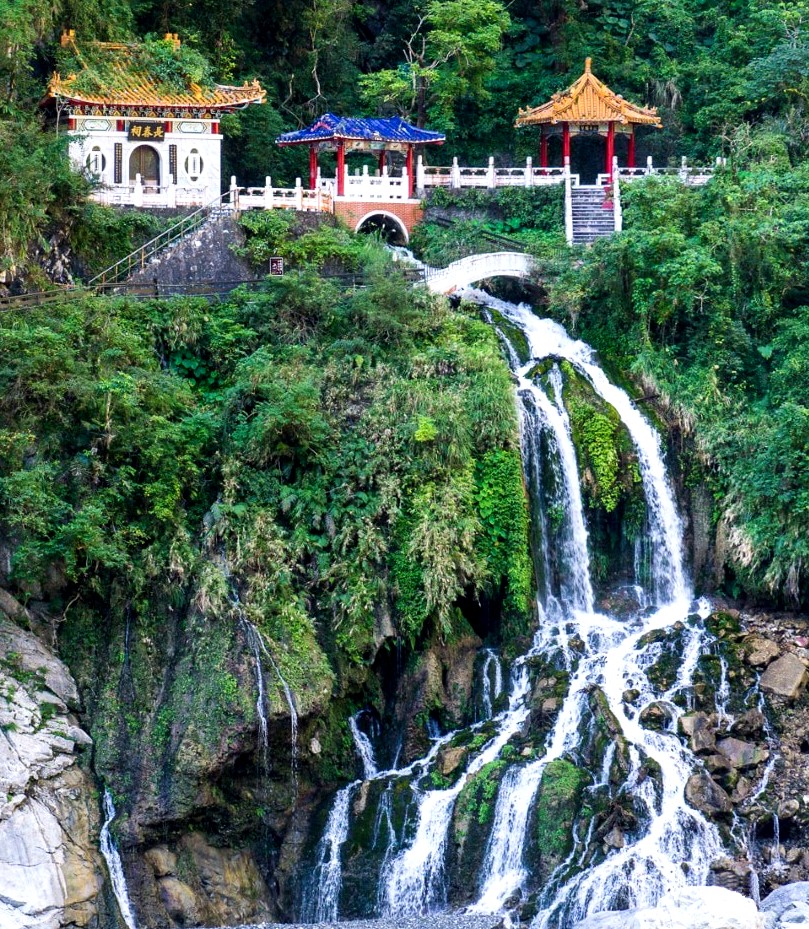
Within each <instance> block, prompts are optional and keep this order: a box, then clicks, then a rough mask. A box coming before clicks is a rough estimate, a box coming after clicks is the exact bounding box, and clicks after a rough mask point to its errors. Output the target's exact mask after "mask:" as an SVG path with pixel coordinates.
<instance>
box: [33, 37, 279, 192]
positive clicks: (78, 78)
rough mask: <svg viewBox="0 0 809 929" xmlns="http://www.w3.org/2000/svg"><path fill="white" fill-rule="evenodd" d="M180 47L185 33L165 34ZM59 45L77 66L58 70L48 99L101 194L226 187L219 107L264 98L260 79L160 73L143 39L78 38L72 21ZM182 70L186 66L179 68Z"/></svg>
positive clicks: (172, 48)
mask: <svg viewBox="0 0 809 929" xmlns="http://www.w3.org/2000/svg"><path fill="white" fill-rule="evenodd" d="M163 41H165V42H166V44H167V46H168V51H169V52H170V53H173V54H175V55H177V54H178V53H179V50H180V40H179V39H178V38H177V36H176V34H171V33H168V34H166V36H165V38H164V40H163ZM61 44H62V49H63V52H64V53H65V57H66V58H67V60H68V61H69V62H70V63H71V65H74V64H75V65H77V67H76V69H75V73H70V74H67V75H66V76H64V77H63V76H62V75H61V74H59V73H56V74H54V75H53V77H52V78H51V82H50V85H49V88H48V89H49V96H48V100H50V101H52V102H53V103H54V104H55V107H56V112H57V124H58V125H59V126H60V127H61V126H63V125H64V123H65V122H67V127H68V132H69V134H70V136H71V142H70V149H69V150H70V157H71V159H72V160H73V162H74V163H75V164H76V165H77V167H79V168H80V169H82V170H84V171H85V172H87V173H88V174H89V175H90V176H91V177H92V178H93V179H94V180H95V181H96V183H97V185H98V186H97V189H96V190H95V191H94V193H93V197H94V199H96V200H98V201H100V202H102V203H110V204H119V205H130V206H152V207H174V206H201V205H204V204H208V203H210V202H211V201H213V200H215V199H216V198H217V197H218V196H219V195H220V193H221V188H222V169H221V149H222V133H221V132H220V119H221V116H222V114H224V113H228V112H232V111H234V110H240V109H244V108H245V107H247V106H250V105H251V104H254V103H263V102H264V99H265V96H266V94H265V91H264V90H263V89H262V88H261V86H260V85H259V84H258V82H257V81H253V82H252V83H251V84H244V85H243V86H241V87H231V86H225V85H222V84H210V85H208V86H204V87H203V86H200V84H197V83H193V82H191V81H188V80H185V81H184V82H182V83H184V84H185V86H181V83H180V82H179V81H178V78H177V77H175V78H174V79H173V80H171V81H167V80H166V79H165V78H161V77H159V76H158V74H157V73H156V70H157V69H152V70H150V69H149V55H148V54H146V53H145V52H144V46H143V45H140V44H136V43H114V42H91V43H86V44H83V45H79V44H78V43H77V42H76V38H75V34H74V33H73V31H72V30H71V31H70V32H66V33H64V35H63V36H62V42H61ZM177 70H178V73H180V68H178V69H177Z"/></svg>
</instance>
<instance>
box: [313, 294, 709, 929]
mask: <svg viewBox="0 0 809 929" xmlns="http://www.w3.org/2000/svg"><path fill="white" fill-rule="evenodd" d="M466 296H471V297H472V298H473V299H475V300H477V301H478V302H480V303H482V304H483V305H484V306H489V307H491V308H492V310H496V311H497V312H498V313H499V314H501V316H502V317H505V318H506V319H507V320H508V321H509V323H510V324H511V325H513V326H515V327H517V328H518V329H519V330H521V331H522V332H523V333H524V334H525V336H526V339H527V341H528V345H529V349H530V352H529V354H530V355H531V356H532V358H531V359H530V360H529V362H528V363H527V364H523V363H522V362H521V361H520V359H519V357H518V355H517V352H516V351H515V350H514V348H513V346H511V344H510V343H509V340H508V337H507V335H506V333H504V332H502V331H499V335H500V337H501V339H502V340H503V342H504V344H505V347H506V350H507V353H508V356H509V358H510V361H511V365H512V368H513V371H514V374H515V376H516V379H517V410H518V414H519V421H520V443H521V450H522V457H523V468H524V472H525V483H526V487H527V491H528V496H529V504H530V512H531V533H532V535H531V544H532V552H533V556H534V569H535V574H536V579H537V613H538V616H539V626H538V628H537V630H536V633H535V636H534V639H533V642H532V644H531V647H530V648H529V650H528V651H527V653H526V654H525V655H523V656H522V657H519V658H517V659H516V660H515V661H514V662H513V663H512V665H511V670H510V674H509V679H508V685H507V687H508V706H507V707H506V708H505V709H503V710H501V711H500V712H499V713H495V709H496V700H497V695H498V692H499V691H500V690H501V688H502V685H503V681H502V677H503V672H502V668H501V665H500V661H499V657H498V656H497V655H496V653H494V652H493V651H492V650H490V649H487V650H485V652H484V656H483V658H482V668H481V674H482V690H481V702H482V707H483V711H484V716H486V719H485V720H483V721H480V722H477V723H475V724H474V725H473V726H470V727H468V728H467V730H466V734H465V735H463V737H462V738H459V739H458V741H456V742H453V744H456V745H469V744H473V745H474V748H473V749H472V750H471V751H470V752H469V753H468V756H467V760H466V766H465V769H464V770H462V771H460V773H456V774H455V775H453V776H455V778H456V779H455V780H454V782H453V783H452V785H451V786H449V787H443V788H439V789H436V788H435V787H434V783H433V780H432V779H431V778H430V777H428V775H429V774H430V772H431V771H432V768H433V765H434V763H435V762H436V759H438V758H439V753H440V752H441V751H442V749H443V747H444V746H446V745H447V744H448V743H450V742H452V741H453V740H454V739H456V737H459V736H461V733H445V734H442V733H441V732H440V729H439V728H438V727H437V726H435V725H434V726H433V729H432V730H429V725H430V722H431V721H429V720H428V721H427V727H428V730H429V734H430V737H431V740H432V744H431V746H430V749H429V751H428V753H427V755H426V756H425V757H424V758H423V759H420V760H419V761H416V762H413V763H412V764H410V765H409V766H408V767H406V768H402V769H398V770H397V769H395V768H394V769H392V770H387V771H379V770H378V767H377V765H376V761H375V759H374V756H373V751H372V747H371V743H370V740H369V739H368V737H367V735H365V734H364V733H363V732H362V730H361V729H360V727H359V724H358V719H357V717H355V718H354V719H353V720H351V721H350V723H349V725H350V727H351V731H352V734H353V736H354V742H355V746H356V750H357V753H358V755H359V757H360V759H361V760H362V763H363V774H364V777H365V779H366V780H374V781H380V780H381V781H384V782H385V784H386V787H385V789H384V790H383V791H381V793H379V794H377V796H378V797H379V799H378V804H379V805H378V807H377V811H376V819H375V826H374V839H373V846H374V848H377V847H379V848H380V850H381V848H382V843H383V842H384V841H385V840H384V839H383V838H382V829H383V827H384V828H385V830H386V832H387V840H386V844H385V846H384V859H383V861H382V865H381V867H379V865H378V856H377V858H376V859H375V863H374V865H373V867H374V868H377V869H378V873H379V875H380V877H379V885H378V887H377V892H376V895H375V897H374V899H375V900H376V903H377V909H378V911H379V912H380V913H381V914H383V915H386V916H390V917H408V916H418V915H421V914H424V913H429V912H431V911H440V910H441V909H444V908H446V907H447V906H448V904H449V902H450V900H449V889H448V888H449V883H450V882H449V880H448V875H447V873H446V872H447V867H448V860H449V855H448V844H449V835H450V826H451V824H452V819H453V813H454V809H455V805H456V801H457V799H458V797H459V795H460V794H461V791H462V790H463V789H464V787H465V786H466V785H467V784H468V783H469V782H470V779H472V778H474V777H475V775H476V774H478V773H479V772H480V771H481V770H482V769H483V768H484V767H485V766H486V765H487V764H489V762H492V761H495V760H497V759H502V758H503V757H505V758H509V757H510V759H513V760H511V761H510V763H509V765H508V766H507V767H506V770H505V773H504V775H503V776H502V778H501V780H500V782H499V787H497V796H496V802H495V804H494V814H493V817H492V820H491V828H490V832H489V834H488V838H487V841H486V846H485V849H484V851H483V861H482V865H481V868H480V872H479V874H478V875H477V882H476V884H475V888H476V891H475V893H476V897H475V902H474V904H473V905H472V906H471V907H470V910H471V912H477V913H500V914H503V917H504V920H510V919H511V917H510V916H509V914H508V913H506V912H505V910H506V908H507V907H509V906H511V905H512V904H513V901H515V900H520V899H522V900H525V899H526V897H527V896H528V895H530V894H534V895H535V896H533V897H532V905H535V912H536V916H535V917H534V921H533V923H532V926H533V927H534V929H551V927H553V929H569V927H571V926H573V925H575V923H576V922H577V921H579V920H580V919H583V918H584V917H586V916H588V915H590V914H593V913H596V912H599V911H602V910H609V909H625V908H631V907H640V906H653V905H655V904H657V903H658V902H659V900H660V899H661V898H662V897H664V896H665V895H666V894H668V893H671V892H674V891H676V890H678V889H680V888H682V887H684V886H685V885H687V884H704V883H706V882H707V879H708V876H709V870H710V864H711V862H712V861H713V860H715V859H716V858H717V857H719V856H721V855H722V854H723V846H722V842H721V839H720V835H719V832H718V830H717V828H716V827H715V826H714V825H713V824H712V823H711V822H709V821H708V820H707V819H706V818H705V817H704V816H703V815H702V814H701V813H700V812H699V811H698V810H696V809H694V808H692V807H691V806H689V805H688V804H687V803H686V801H685V785H686V782H687V781H688V779H689V777H690V776H691V774H692V773H693V771H694V769H695V764H696V762H695V759H694V756H693V755H692V754H691V753H690V751H689V750H688V748H687V747H686V746H685V745H684V744H683V743H682V742H681V740H680V739H679V738H678V737H677V736H676V735H675V732H676V725H677V720H678V718H679V717H680V716H681V715H682V714H683V712H684V710H683V709H682V706H681V705H682V703H683V702H685V703H686V704H687V705H688V706H691V705H692V702H693V700H694V689H693V676H694V673H695V670H696V668H697V662H698V660H699V657H700V655H701V654H702V653H703V652H704V650H705V649H706V647H707V646H708V645H709V644H710V643H711V642H712V639H711V637H710V636H709V635H708V634H707V633H706V631H705V629H704V626H703V620H704V619H705V617H706V615H707V613H706V611H707V604H700V605H699V610H698V615H697V616H694V615H693V613H692V611H691V595H690V590H689V586H688V580H687V577H686V573H685V569H684V566H683V542H682V525H681V522H680V518H679V515H678V513H677V509H676V505H675V500H674V494H673V490H672V487H671V484H670V481H669V477H668V473H667V470H666V466H665V462H664V459H663V451H662V447H661V442H660V438H659V436H658V434H657V432H656V431H655V429H654V428H653V427H652V426H651V425H650V424H649V422H648V421H647V420H646V419H645V417H644V416H643V415H642V414H641V413H640V412H639V410H638V409H637V408H636V407H635V405H634V404H633V403H632V401H631V400H630V398H629V396H628V395H627V394H626V393H625V392H624V391H623V390H621V389H620V388H618V387H616V386H615V385H613V384H611V383H610V381H609V380H608V378H607V376H606V375H605V374H604V372H603V371H602V370H601V368H600V367H599V366H598V364H597V362H596V359H595V356H594V353H593V351H592V350H591V349H590V348H589V347H588V346H586V345H585V344H583V343H582V342H578V341H575V340H573V339H571V338H569V337H568V335H567V334H566V333H565V331H564V329H562V327H561V326H558V325H557V324H556V323H554V322H552V321H550V320H542V319H539V318H538V317H536V316H534V315H533V313H532V312H531V311H530V309H529V308H528V307H524V306H515V305H513V304H509V303H504V302H503V301H498V300H495V299H494V298H491V297H489V296H488V295H486V294H482V293H480V292H467V293H466ZM492 315H494V314H492ZM495 325H496V322H495ZM504 328H505V327H504ZM561 361H566V362H568V363H569V364H570V365H571V366H572V367H573V369H574V370H575V371H576V372H578V374H579V375H580V376H581V377H582V378H583V379H584V380H585V381H586V382H587V383H589V384H590V385H591V387H592V389H593V391H594V392H595V393H596V394H597V395H598V396H599V397H600V398H601V400H602V401H603V402H604V403H606V404H608V405H609V406H610V407H611V408H612V409H613V410H615V412H616V414H617V416H618V418H619V419H620V421H621V423H623V426H624V428H625V430H626V433H627V434H628V436H629V438H630V439H631V441H632V443H633V446H634V448H635V452H636V455H637V460H638V468H639V472H640V477H641V484H642V488H643V492H644V496H645V500H646V511H647V527H646V532H645V535H644V536H643V537H642V538H641V539H639V541H638V543H637V545H636V549H635V563H636V572H635V573H636V578H635V582H636V586H635V587H634V588H632V590H633V594H634V600H635V601H636V603H637V609H636V610H634V611H633V612H631V613H630V614H628V615H623V614H622V615H620V616H614V615H609V614H608V613H600V612H597V611H596V608H595V594H594V589H593V580H592V577H591V557H592V555H593V552H591V550H590V544H591V543H590V539H589V536H588V528H587V519H586V513H585V509H584V501H583V498H582V486H581V478H580V469H579V462H578V461H577V457H576V446H575V444H574V441H573V435H572V430H571V423H570V418H569V416H568V413H567V409H566V406H565V389H564V388H565V381H564V377H563V372H562V368H561V367H560V364H559V362H561ZM540 362H543V364H542V365H541V366H539V367H538V365H539V363H540ZM672 627H675V628H676V635H677V637H678V639H677V646H678V653H677V654H678V658H677V660H678V666H677V673H676V675H675V676H674V679H673V680H670V681H669V682H668V684H667V689H665V691H664V692H662V693H661V692H660V690H659V689H657V688H656V687H655V686H654V685H653V683H652V680H651V679H650V678H651V677H653V675H650V671H651V669H652V667H653V666H654V665H655V663H656V662H657V661H658V660H659V659H660V658H661V655H662V654H663V653H662V649H663V646H662V645H661V644H660V643H659V642H657V644H656V637H654V636H651V637H649V636H648V634H649V633H652V632H657V631H662V632H666V633H667V635H668V632H667V631H668V630H671V629H672ZM672 634H674V633H672ZM536 664H540V665H542V666H543V667H548V668H564V670H565V673H566V674H567V675H568V687H567V693H566V695H565V696H564V697H563V698H562V699H561V705H560V706H559V707H558V712H557V715H556V718H555V720H554V721H553V722H552V724H551V725H550V729H549V731H548V733H547V736H546V737H545V739H544V744H543V745H542V746H540V745H538V744H537V743H536V742H535V743H534V745H533V746H532V748H533V755H532V756H531V757H530V759H529V760H525V759H524V758H522V757H520V756H519V755H518V754H515V753H514V752H513V747H514V746H513V745H510V748H511V749H512V753H511V755H510V756H508V755H505V753H503V749H504V748H505V747H506V746H507V745H509V743H511V741H512V740H513V739H514V738H515V737H518V736H519V737H523V738H525V737H528V738H530V736H531V733H530V731H528V730H527V728H526V727H527V723H528V720H529V717H530V714H531V706H530V700H529V697H530V694H531V687H532V678H531V674H532V673H533V668H534V666H535V665H536ZM723 675H724V678H723V679H724V680H725V682H726V678H727V674H726V669H725V670H724V671H723ZM594 688H597V689H598V691H599V693H600V695H601V696H600V697H599V700H601V699H602V698H603V701H604V709H603V710H600V711H599V712H602V713H604V714H606V713H609V717H610V720H611V723H610V727H612V728H614V733H613V735H612V736H611V737H610V738H609V739H608V741H607V744H606V745H604V744H603V740H602V743H601V744H600V747H598V748H597V749H596V748H595V747H594V746H595V745H596V740H595V739H594V737H593V733H592V731H591V730H592V729H593V728H594V726H593V723H592V720H593V714H594V712H595V711H594V710H593V708H592V700H593V696H592V695H593V691H594ZM628 690H632V691H633V692H634V693H635V694H637V696H636V697H633V699H632V700H631V701H628V702H625V701H624V694H625V692H626V691H628ZM721 690H722V688H721V687H720V691H721ZM723 699H726V697H724V698H723ZM653 703H659V704H661V705H662V706H664V707H665V709H666V712H667V713H668V714H669V719H670V728H669V729H667V730H665V731H654V730H652V729H647V728H645V727H644V725H643V724H642V722H641V720H642V714H643V713H644V710H646V709H647V708H648V707H649V706H650V705H651V704H653ZM484 727H485V728H484ZM671 728H673V729H674V731H671ZM611 731H612V729H611ZM484 732H485V734H486V735H485V741H483V739H482V737H481V734H482V733H484ZM481 742H482V744H481ZM588 752H590V754H589V755H588ZM583 757H586V758H588V761H589V763H590V764H591V767H592V772H591V777H592V782H591V784H590V785H589V786H588V787H586V788H584V789H585V790H587V791H590V792H596V791H598V792H599V797H600V799H601V800H607V801H608V802H609V803H610V804H613V805H614V808H615V809H617V810H619V811H620V810H621V809H625V810H627V811H629V812H630V814H631V815H628V816H627V818H626V821H623V820H620V819H618V820H616V822H617V823H618V825H616V826H615V827H614V830H618V832H619V841H616V842H615V843H613V844H610V845H607V844H605V843H604V842H603V836H602V835H601V834H600V833H599V828H600V825H601V823H603V822H604V820H603V819H600V820H599V819H598V818H597V816H596V815H594V814H593V813H592V812H591V813H590V814H589V815H590V819H589V823H588V822H587V820H585V819H581V820H578V821H576V822H574V823H573V826H572V834H571V836H570V847H567V846H565V851H564V855H560V858H559V859H557V860H556V861H555V862H554V870H553V872H552V873H551V874H550V875H549V876H547V878H546V880H545V884H544V886H542V887H541V888H537V886H536V877H535V875H532V874H531V873H530V867H529V865H528V863H527V861H526V854H525V852H526V846H527V843H528V836H529V835H530V834H531V824H532V822H533V820H532V814H533V812H534V807H535V805H536V802H537V797H538V796H542V795H543V792H544V778H545V777H546V774H548V766H549V765H550V764H551V762H554V761H556V760H560V759H566V760H567V761H573V762H575V763H577V764H578V765H580V766H581V764H582V762H581V759H582V758H583ZM621 765H623V766H625V767H623V768H621V767H620V766H621ZM616 770H622V771H623V773H622V780H623V785H622V786H621V787H620V788H618V789H616V788H615V787H614V783H615V782H614V777H615V772H616ZM402 779H407V780H406V781H405V784H400V782H401V780H402ZM359 783H360V782H359V781H357V782H355V783H354V784H349V785H348V786H347V787H344V788H343V789H342V791H340V792H338V794H337V795H336V797H335V802H334V807H333V809H332V811H331V814H330V816H329V820H328V823H327V826H326V829H325V832H324V835H323V837H322V838H321V841H320V844H319V845H318V865H317V868H316V872H317V879H316V882H315V883H316V884H317V888H318V889H317V900H316V901H315V902H314V904H313V905H312V906H310V907H309V909H308V910H307V909H306V908H305V912H307V913H308V914H309V915H311V916H312V917H314V916H317V917H318V918H319V919H321V918H324V917H327V916H328V917H329V918H334V916H335V915H336V913H337V901H338V899H339V894H340V884H341V877H342V871H341V864H340V848H341V846H342V844H343V843H344V842H345V841H346V838H347V836H348V835H349V832H350V829H351V823H350V817H349V805H350V804H349V801H350V797H351V793H352V791H353V790H354V789H355V788H356V786H357V785H358V784H359ZM394 785H397V791H398V787H399V786H401V787H405V785H406V787H407V789H409V790H410V791H412V797H413V801H414V804H413V807H414V814H415V819H414V820H412V821H410V822H409V823H406V824H405V826H402V827H401V828H399V832H398V835H397V834H396V832H395V830H394V826H393V817H392V806H391V804H392V802H393V801H392V797H393V795H394V790H393V788H394ZM593 806H597V804H593ZM408 815H410V814H408ZM540 846H541V838H540ZM369 851H370V850H369ZM352 853H353V852H352ZM361 854H362V853H361Z"/></svg>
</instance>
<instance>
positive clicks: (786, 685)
mask: <svg viewBox="0 0 809 929" xmlns="http://www.w3.org/2000/svg"><path fill="white" fill-rule="evenodd" d="M807 678H809V675H807V673H806V668H805V667H804V664H803V662H802V661H801V660H800V658H798V656H797V655H793V654H792V653H791V652H788V653H787V654H786V655H784V656H783V657H782V658H779V659H778V661H774V662H773V663H772V664H771V665H770V666H769V667H768V668H767V670H766V671H765V672H764V673H763V674H762V675H761V689H762V690H764V691H766V692H767V693H771V694H775V695H776V696H779V697H786V698H787V699H789V700H794V699H795V698H796V697H798V696H800V693H801V691H802V690H803V688H804V687H805V686H806V681H807Z"/></svg>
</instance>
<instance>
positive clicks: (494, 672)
mask: <svg viewBox="0 0 809 929" xmlns="http://www.w3.org/2000/svg"><path fill="white" fill-rule="evenodd" d="M485 654H486V658H485V659H484V661H483V668H482V671H481V674H482V677H483V695H482V702H483V714H484V719H491V718H492V712H493V709H494V703H495V701H496V700H497V698H498V697H499V696H500V694H501V693H502V692H503V666H502V665H501V664H500V656H499V655H498V654H497V653H496V652H494V651H492V649H490V648H487V649H486V650H485Z"/></svg>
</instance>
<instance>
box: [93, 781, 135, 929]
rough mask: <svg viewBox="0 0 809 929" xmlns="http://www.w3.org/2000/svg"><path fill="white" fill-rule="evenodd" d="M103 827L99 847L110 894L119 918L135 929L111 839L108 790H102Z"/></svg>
mask: <svg viewBox="0 0 809 929" xmlns="http://www.w3.org/2000/svg"><path fill="white" fill-rule="evenodd" d="M103 805H104V825H103V826H102V827H101V835H100V837H99V845H100V847H101V854H102V855H103V856H104V861H106V863H107V870H108V871H109V875H110V881H111V882H112V892H113V893H114V894H115V899H116V901H117V903H118V909H119V910H120V912H121V918H122V919H123V921H124V922H125V923H126V925H127V927H128V929H137V922H136V921H135V914H134V913H133V912H132V904H131V903H130V901H129V892H128V891H127V889H126V878H125V877H124V869H123V865H122V864H121V856H120V855H119V854H118V849H117V847H116V845H115V842H114V841H113V838H112V833H111V832H110V826H111V825H112V821H113V820H114V819H115V804H114V803H113V802H112V794H111V793H110V792H109V789H108V788H106V787H105V788H104V801H103Z"/></svg>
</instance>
